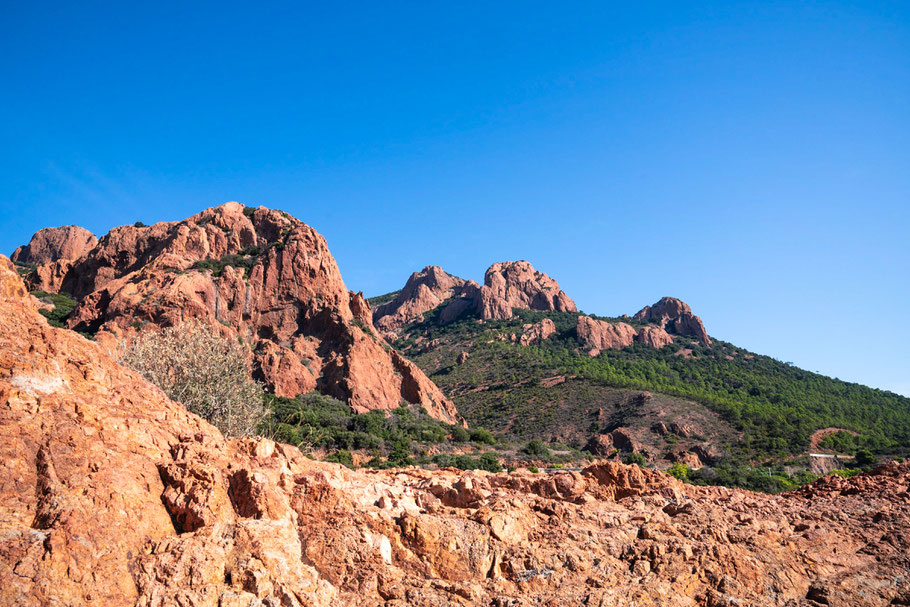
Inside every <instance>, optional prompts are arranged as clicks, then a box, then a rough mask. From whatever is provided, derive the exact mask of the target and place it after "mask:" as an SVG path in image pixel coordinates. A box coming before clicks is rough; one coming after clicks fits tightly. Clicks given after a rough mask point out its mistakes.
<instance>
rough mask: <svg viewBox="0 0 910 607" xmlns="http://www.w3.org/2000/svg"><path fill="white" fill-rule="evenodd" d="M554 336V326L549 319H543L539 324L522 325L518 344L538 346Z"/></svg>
mask: <svg viewBox="0 0 910 607" xmlns="http://www.w3.org/2000/svg"><path fill="white" fill-rule="evenodd" d="M555 334H556V324H555V323H554V322H553V321H552V320H550V319H549V318H544V319H543V320H541V321H540V322H535V323H533V324H531V323H529V324H526V325H522V333H521V337H520V338H519V339H518V342H519V343H520V344H521V345H523V346H530V345H534V344H539V343H540V342H542V341H544V340H545V339H549V338H550V337H551V336H552V335H555Z"/></svg>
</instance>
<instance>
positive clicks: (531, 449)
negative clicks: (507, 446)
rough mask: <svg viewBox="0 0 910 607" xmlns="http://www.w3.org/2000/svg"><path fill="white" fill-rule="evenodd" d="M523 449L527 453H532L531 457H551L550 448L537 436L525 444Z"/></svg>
mask: <svg viewBox="0 0 910 607" xmlns="http://www.w3.org/2000/svg"><path fill="white" fill-rule="evenodd" d="M521 451H522V453H524V454H526V455H530V456H531V457H536V458H539V459H547V458H549V457H550V450H549V449H547V446H546V444H544V442H543V441H542V440H540V439H537V438H535V439H533V440H531V441H530V442H528V444H527V445H525V446H524V448H523V449H522V450H521Z"/></svg>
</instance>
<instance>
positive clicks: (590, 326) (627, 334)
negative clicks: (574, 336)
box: [575, 316, 636, 356]
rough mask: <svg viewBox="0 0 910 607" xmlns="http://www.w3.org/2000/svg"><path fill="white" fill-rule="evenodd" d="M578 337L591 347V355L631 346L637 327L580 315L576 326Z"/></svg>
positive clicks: (589, 351)
mask: <svg viewBox="0 0 910 607" xmlns="http://www.w3.org/2000/svg"><path fill="white" fill-rule="evenodd" d="M575 330H576V332H577V333H578V338H579V339H580V340H581V341H582V342H584V344H585V346H586V347H588V348H589V350H588V353H589V354H590V355H591V356H597V355H598V354H600V352H601V350H618V349H621V348H625V347H626V346H631V345H632V342H634V341H635V336H636V332H635V328H634V327H632V325H630V324H627V323H624V322H617V323H612V322H607V321H605V320H595V319H593V318H591V317H590V316H579V317H578V322H577V324H576V327H575Z"/></svg>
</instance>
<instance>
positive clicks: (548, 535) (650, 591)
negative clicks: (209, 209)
mask: <svg viewBox="0 0 910 607" xmlns="http://www.w3.org/2000/svg"><path fill="white" fill-rule="evenodd" d="M219 231H221V230H220V228H219ZM301 236H302V234H301ZM291 246H292V245H291V242H289V243H288V245H287V247H288V248H289V247H291ZM0 343H2V349H0V580H2V584H0V605H9V606H13V605H18V606H22V605H25V606H28V605H98V606H105V607H109V606H114V607H116V606H120V605H123V606H126V605H140V606H144V607H145V606H147V607H152V606H165V605H187V606H212V607H215V606H225V605H243V606H248V605H276V606H277V605H287V606H291V607H293V606H298V605H311V606H334V605H388V606H390V607H391V606H402V607H403V606H405V605H415V606H426V607H430V606H442V605H494V606H504V605H510V606H516V607H517V606H524V605H528V606H530V605H554V606H555V605H617V606H620V605H623V606H631V605H639V606H648V605H663V606H680V607H682V606H687V607H688V606H696V605H699V606H720V605H750V606H772V605H781V606H783V605H788V606H819V605H831V606H842V607H847V606H850V607H857V606H886V605H907V604H910V588H908V585H907V579H908V575H910V556H908V555H910V464H894V463H891V464H887V465H883V466H880V467H879V468H877V469H875V470H873V471H872V472H870V473H867V474H864V475H861V476H858V477H854V478H852V479H849V480H846V479H842V478H839V477H825V478H824V479H822V480H820V481H818V482H816V483H815V484H813V485H810V486H808V487H806V488H803V489H801V490H798V491H796V492H791V493H788V494H783V495H778V496H771V495H763V494H756V493H750V492H746V491H740V490H731V489H726V488H719V487H695V486H691V485H685V484H682V483H680V482H679V481H677V480H676V479H674V478H671V477H669V476H667V475H665V474H662V473H660V472H656V471H650V470H643V469H640V468H638V467H637V466H634V465H633V466H627V465H623V464H621V463H617V462H597V463H594V464H592V465H590V466H588V467H586V468H584V469H580V470H577V471H568V470H557V471H553V472H552V473H537V474H532V473H529V472H527V471H516V472H512V473H499V474H491V473H486V472H478V471H470V472H463V471H457V470H454V469H445V470H440V471H436V472H431V471H426V470H421V469H417V468H405V469H400V470H387V471H368V470H360V471H352V470H348V469H346V468H344V467H343V466H341V465H337V464H329V463H321V462H315V461H312V460H310V459H308V458H306V457H304V456H303V455H302V454H301V453H300V451H299V450H298V449H297V448H295V447H291V446H288V445H282V444H276V443H274V442H272V441H269V440H266V439H261V438H260V439H226V438H225V437H223V436H222V435H221V434H220V433H219V432H218V431H217V430H216V429H215V428H213V427H212V426H210V425H209V424H207V423H206V422H204V421H202V420H201V419H199V418H197V417H195V416H194V415H192V414H190V413H188V412H187V411H186V410H185V409H184V408H183V407H182V406H181V405H179V404H177V403H174V402H171V401H169V400H168V399H167V398H165V397H164V396H163V395H162V393H161V392H160V391H159V390H157V389H156V388H154V387H152V386H151V385H149V384H148V383H146V382H145V381H143V380H142V379H141V378H140V377H139V376H138V375H137V374H135V373H133V372H131V371H129V370H126V369H124V368H122V367H120V366H118V365H117V364H116V362H115V361H114V360H113V359H111V358H110V357H109V355H108V353H107V350H106V348H105V347H104V346H103V345H101V344H99V343H96V342H92V341H89V340H87V339H85V338H83V337H82V336H80V335H78V334H77V333H75V332H72V331H68V330H65V329H57V328H52V327H50V326H49V325H48V323H47V322H46V320H45V319H44V317H42V316H41V315H39V314H38V312H37V310H36V309H35V307H34V305H33V303H32V299H31V298H30V297H29V296H28V293H27V291H26V288H25V286H24V284H23V282H22V280H21V279H20V277H19V276H18V275H17V273H16V272H15V271H14V269H13V267H12V265H11V264H10V262H9V261H8V260H6V259H5V258H0Z"/></svg>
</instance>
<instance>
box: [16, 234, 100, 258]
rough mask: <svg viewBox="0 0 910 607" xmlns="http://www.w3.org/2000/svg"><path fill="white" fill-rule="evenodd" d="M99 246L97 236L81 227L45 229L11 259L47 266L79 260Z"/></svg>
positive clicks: (17, 250) (19, 248) (19, 249)
mask: <svg viewBox="0 0 910 607" xmlns="http://www.w3.org/2000/svg"><path fill="white" fill-rule="evenodd" d="M96 244H98V239H97V238H95V235H94V234H92V233H91V232H89V231H88V230H86V229H85V228H80V227H79V226H62V227H59V228H43V229H41V230H38V231H37V232H35V234H34V235H33V236H32V239H31V240H29V242H28V244H27V245H23V246H21V247H18V248H17V249H16V250H15V251H14V252H13V255H12V257H11V258H10V259H12V260H13V261H14V262H16V263H33V264H45V263H53V262H55V261H60V260H75V259H79V258H80V257H82V256H83V255H85V253H87V252H88V251H89V250H90V249H92V248H93V247H94V246H95V245H96Z"/></svg>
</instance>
